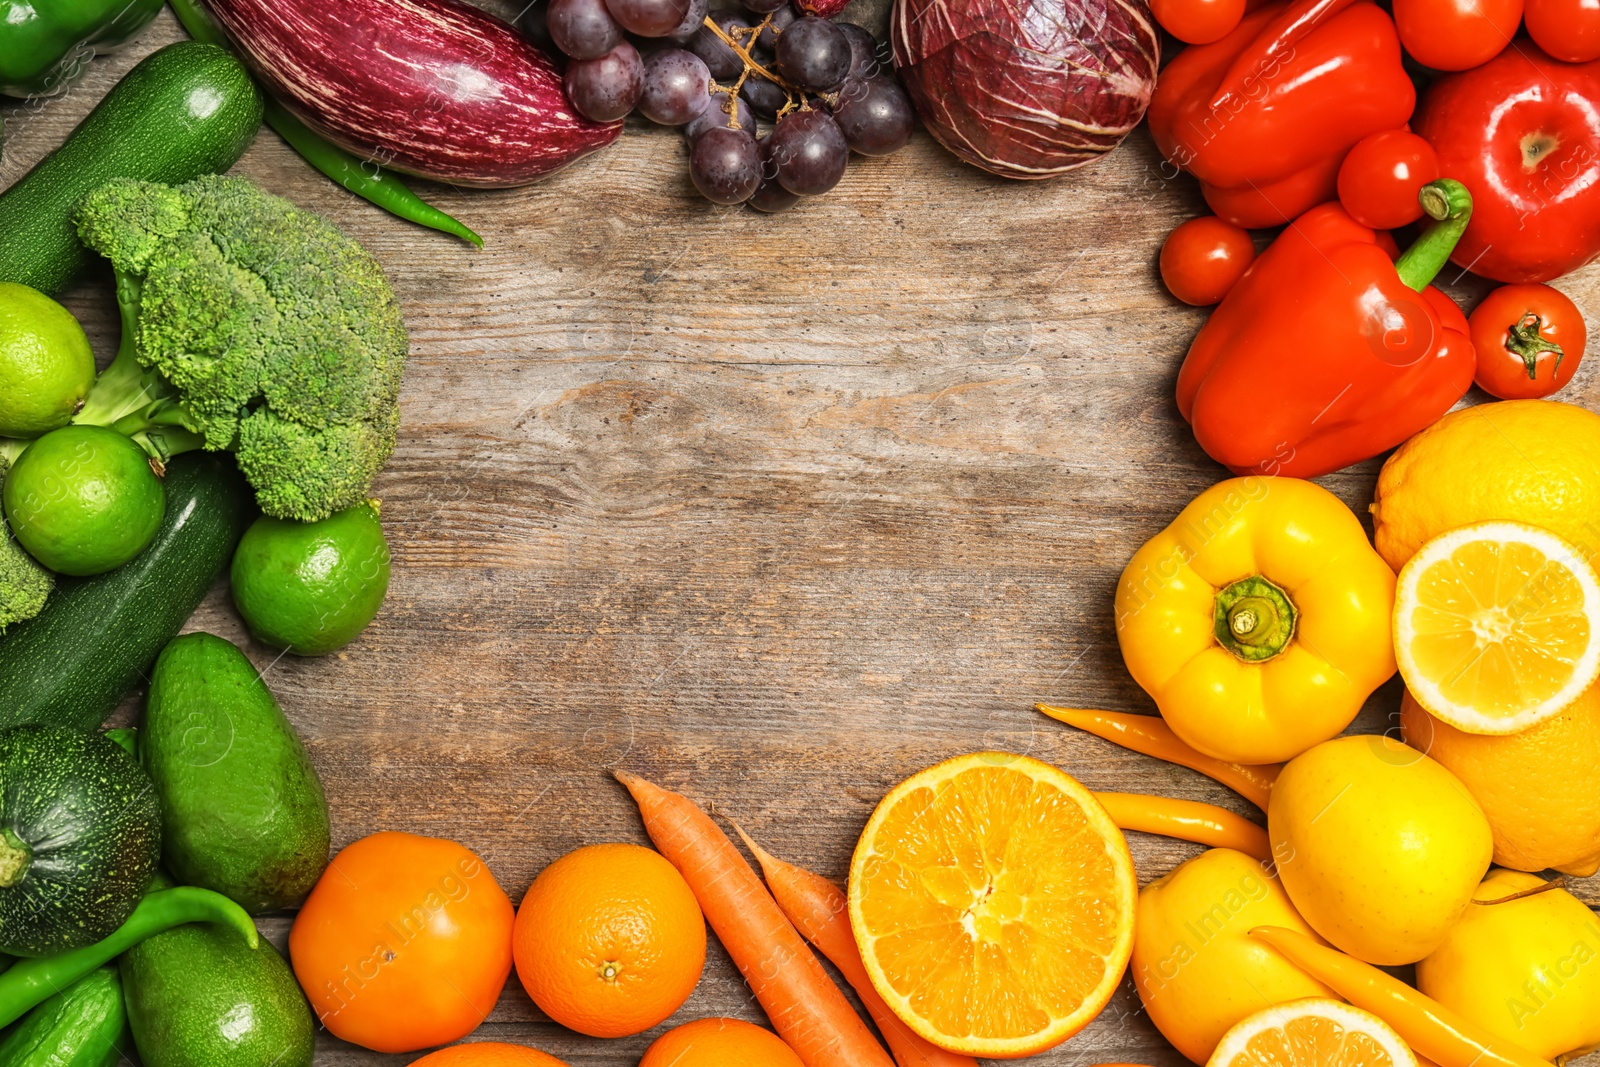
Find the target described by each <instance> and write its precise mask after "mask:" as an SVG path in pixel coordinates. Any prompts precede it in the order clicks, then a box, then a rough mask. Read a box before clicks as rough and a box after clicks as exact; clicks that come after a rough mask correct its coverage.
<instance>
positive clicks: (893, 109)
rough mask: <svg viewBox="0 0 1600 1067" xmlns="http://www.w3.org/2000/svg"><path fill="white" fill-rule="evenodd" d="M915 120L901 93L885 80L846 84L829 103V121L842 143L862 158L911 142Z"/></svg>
mask: <svg viewBox="0 0 1600 1067" xmlns="http://www.w3.org/2000/svg"><path fill="white" fill-rule="evenodd" d="M915 120H916V116H915V114H914V113H913V112H912V110H911V100H910V99H909V98H908V97H907V96H906V94H905V90H904V89H901V88H900V86H898V85H896V84H895V83H894V82H892V81H890V80H889V79H888V78H864V79H861V80H859V81H857V80H855V79H852V80H850V81H847V82H845V83H844V88H843V89H840V90H839V98H838V99H837V100H836V101H834V104H833V121H835V122H837V123H838V124H839V131H840V132H841V133H843V134H844V139H845V142H846V143H847V144H849V146H850V147H851V148H852V149H853V150H855V151H857V152H860V153H861V154H862V155H864V156H887V155H893V154H894V153H895V152H898V151H900V149H902V148H904V147H905V146H906V142H907V141H909V140H911V127H912V126H913V125H914V123H915Z"/></svg>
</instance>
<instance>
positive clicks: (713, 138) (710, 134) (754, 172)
mask: <svg viewBox="0 0 1600 1067" xmlns="http://www.w3.org/2000/svg"><path fill="white" fill-rule="evenodd" d="M689 178H690V179H691V180H692V181H693V182H694V187H695V188H696V189H698V190H700V195H701V196H703V197H705V198H706V199H707V200H709V201H711V202H712V203H713V204H742V203H744V202H745V201H746V200H749V199H750V197H751V195H752V194H754V193H755V191H756V188H757V187H758V186H760V184H761V150H760V149H759V148H757V147H756V137H755V134H753V133H751V132H750V131H749V130H736V129H733V128H732V127H730V126H717V127H714V128H712V129H709V130H707V131H706V132H705V133H703V134H702V135H701V136H700V138H699V140H697V141H695V143H694V147H693V148H691V149H690V150H689Z"/></svg>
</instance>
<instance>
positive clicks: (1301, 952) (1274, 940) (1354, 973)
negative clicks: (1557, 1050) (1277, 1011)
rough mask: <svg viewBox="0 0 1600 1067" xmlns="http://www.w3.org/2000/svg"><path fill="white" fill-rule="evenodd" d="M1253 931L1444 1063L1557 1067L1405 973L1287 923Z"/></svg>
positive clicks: (1452, 1066)
mask: <svg viewBox="0 0 1600 1067" xmlns="http://www.w3.org/2000/svg"><path fill="white" fill-rule="evenodd" d="M1250 936H1251V937H1256V938H1260V939H1261V940H1262V941H1265V942H1266V943H1267V944H1269V945H1271V946H1272V947H1273V948H1275V949H1277V950H1278V951H1279V952H1280V953H1282V954H1283V955H1284V956H1285V957H1286V958H1287V959H1288V960H1289V962H1290V963H1293V964H1294V965H1295V966H1296V967H1299V968H1300V969H1301V970H1302V971H1305V972H1306V973H1307V974H1309V975H1310V976H1311V977H1313V978H1315V979H1316V980H1317V981H1319V982H1321V983H1322V984H1323V985H1325V986H1327V987H1328V988H1329V989H1332V990H1333V991H1334V992H1335V993H1337V994H1339V995H1340V996H1341V997H1343V998H1344V999H1345V1000H1348V1001H1349V1002H1350V1003H1351V1004H1354V1005H1355V1006H1356V1007H1358V1008H1362V1009H1364V1010H1366V1011H1370V1012H1371V1013H1372V1014H1374V1015H1376V1016H1377V1017H1378V1018H1380V1019H1382V1020H1383V1021H1384V1022H1386V1023H1388V1024H1389V1025H1390V1026H1392V1027H1394V1030H1395V1033H1397V1034H1399V1035H1400V1037H1401V1038H1402V1039H1403V1040H1404V1041H1405V1043H1406V1044H1408V1045H1410V1046H1411V1048H1412V1050H1413V1051H1414V1052H1416V1054H1417V1055H1418V1056H1425V1057H1427V1058H1428V1059H1430V1060H1432V1061H1433V1062H1434V1063H1436V1064H1438V1065H1439V1067H1551V1064H1550V1061H1549V1060H1544V1059H1540V1058H1539V1057H1538V1056H1535V1055H1534V1054H1533V1053H1531V1052H1529V1051H1528V1050H1527V1049H1524V1048H1520V1047H1518V1046H1517V1045H1513V1044H1511V1043H1510V1042H1509V1041H1506V1040H1505V1039H1504V1038H1500V1037H1496V1036H1495V1035H1494V1034H1491V1033H1490V1032H1489V1031H1488V1030H1485V1029H1484V1028H1483V1027H1481V1026H1479V1025H1478V1024H1477V1023H1475V1022H1472V1021H1471V1020H1470V1019H1465V1018H1463V1017H1462V1016H1460V1015H1457V1014H1456V1013H1455V1012H1453V1011H1451V1010H1450V1009H1449V1008H1447V1007H1445V1006H1444V1005H1443V1004H1440V1003H1439V1002H1438V1001H1437V1000H1434V999H1432V998H1430V997H1427V996H1424V995H1423V994H1421V993H1419V992H1417V991H1416V990H1415V989H1412V988H1411V987H1410V986H1408V985H1406V984H1405V983H1404V982H1402V981H1400V979H1398V978H1395V977H1393V976H1391V975H1389V974H1386V973H1384V972H1383V971H1380V970H1378V968H1376V967H1374V966H1372V965H1371V964H1370V963H1362V962H1361V961H1360V960H1358V959H1356V958H1355V957H1354V956H1347V955H1345V954H1344V953H1343V952H1340V951H1339V950H1338V949H1336V948H1329V947H1327V946H1326V945H1319V944H1317V943H1316V942H1315V941H1313V940H1312V939H1311V938H1309V937H1307V936H1306V935H1305V934H1302V933H1297V932H1295V931H1294V930H1285V929H1284V928H1282V927H1281V926H1258V927H1256V928H1255V929H1254V930H1251V931H1250Z"/></svg>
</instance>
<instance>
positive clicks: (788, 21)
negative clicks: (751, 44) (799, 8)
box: [756, 4, 798, 52]
mask: <svg viewBox="0 0 1600 1067" xmlns="http://www.w3.org/2000/svg"><path fill="white" fill-rule="evenodd" d="M797 17H798V16H796V15H795V13H794V8H792V7H789V6H788V5H787V4H785V5H784V6H783V7H780V8H778V10H776V11H774V12H772V19H771V21H769V22H768V23H767V24H766V25H765V26H763V27H762V29H761V33H760V34H758V35H757V36H756V43H757V44H759V45H760V46H761V47H762V48H765V49H767V50H768V51H769V52H770V51H772V50H773V49H775V48H777V47H778V38H779V37H781V36H782V35H783V31H784V30H786V29H788V28H789V27H790V26H792V25H794V23H795V19H796V18H797Z"/></svg>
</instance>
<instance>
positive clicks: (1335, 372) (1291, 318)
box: [1178, 179, 1476, 478]
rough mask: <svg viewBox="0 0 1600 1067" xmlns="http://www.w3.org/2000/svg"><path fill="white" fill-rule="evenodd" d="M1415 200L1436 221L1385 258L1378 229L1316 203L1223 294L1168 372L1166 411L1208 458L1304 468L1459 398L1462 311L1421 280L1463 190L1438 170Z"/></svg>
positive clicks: (1437, 263) (1392, 433)
mask: <svg viewBox="0 0 1600 1067" xmlns="http://www.w3.org/2000/svg"><path fill="white" fill-rule="evenodd" d="M1421 199H1422V203H1423V207H1424V208H1425V209H1426V211H1427V213H1428V215H1429V216H1430V217H1432V218H1434V219H1436V220H1439V221H1436V222H1434V223H1433V224H1432V226H1431V227H1430V228H1429V229H1428V231H1427V232H1426V233H1424V234H1423V235H1422V236H1421V237H1420V238H1418V239H1417V242H1416V244H1414V245H1412V246H1411V248H1410V249H1408V250H1407V251H1406V252H1405V254H1403V255H1401V256H1400V258H1399V259H1398V260H1394V259H1392V258H1391V255H1392V253H1391V252H1390V251H1388V250H1387V249H1386V243H1385V238H1387V236H1388V235H1387V233H1381V232H1379V231H1374V230H1370V229H1368V228H1367V227H1365V226H1362V225H1361V224H1360V223H1358V222H1356V221H1355V220H1354V219H1352V218H1351V217H1350V216H1349V215H1348V214H1346V212H1345V210H1344V208H1342V207H1340V206H1339V205H1338V204H1336V203H1330V204H1322V205H1319V206H1317V207H1314V208H1312V209H1311V210H1310V211H1308V212H1306V213H1305V214H1304V215H1302V216H1300V218H1298V219H1296V220H1295V222H1294V224H1293V225H1291V226H1290V227H1289V228H1288V229H1286V230H1284V231H1283V233H1282V234H1281V235H1279V237H1278V239H1277V240H1276V241H1274V242H1273V243H1272V245H1271V246H1270V247H1269V248H1268V249H1267V250H1266V251H1265V252H1263V253H1262V254H1261V256H1260V258H1258V259H1257V260H1256V261H1255V263H1254V265H1253V266H1251V268H1250V270H1249V272H1248V273H1246V274H1245V276H1244V277H1243V278H1242V279H1240V280H1239V282H1238V284H1237V285H1235V286H1234V287H1233V289H1232V290H1230V291H1229V293H1228V295H1227V297H1225V298H1224V299H1223V301H1222V303H1221V304H1220V305H1218V307H1217V310H1216V311H1215V312H1214V313H1213V314H1212V316H1211V318H1210V320H1209V321H1208V322H1207V323H1206V324H1205V326H1204V327H1202V328H1201V330H1200V333H1199V334H1198V335H1197V336H1196V337H1195V339H1194V343H1193V344H1192V345H1191V346H1190V347H1189V355H1188V356H1187V358H1185V360H1184V363H1183V369H1182V370H1181V371H1180V372H1179V374H1178V410H1179V411H1180V412H1181V413H1182V414H1183V417H1184V418H1186V419H1188V420H1189V422H1190V423H1191V424H1192V425H1193V427H1194V435H1195V438H1196V439H1197V440H1198V441H1199V442H1200V447H1202V448H1204V449H1205V450H1206V452H1207V453H1208V454H1209V455H1210V456H1211V458H1213V459H1215V460H1217V461H1218V462H1219V463H1222V464H1223V465H1224V466H1226V467H1228V468H1229V469H1231V470H1232V471H1233V472H1234V473H1235V474H1282V475H1290V476H1293V477H1297V478H1315V477H1317V476H1318V475H1321V474H1327V473H1328V472H1330V471H1335V470H1338V469H1339V468H1341V467H1347V466H1349V465H1350V464H1352V463H1357V462H1359V461H1361V460H1363V459H1367V458H1368V457H1370V456H1375V455H1377V454H1378V453H1380V452H1383V451H1385V450H1386V449H1389V448H1393V447H1394V446H1395V445H1398V444H1399V443H1400V442H1401V441H1404V440H1405V439H1406V438H1408V437H1410V436H1411V435H1412V434H1414V433H1416V432H1417V431H1419V430H1421V429H1423V428H1424V427H1426V426H1428V425H1430V424H1432V423H1433V422H1434V421H1435V420H1436V419H1438V418H1439V417H1440V416H1441V415H1443V414H1444V413H1445V412H1446V411H1449V410H1450V407H1451V405H1453V404H1454V403H1455V402H1456V401H1457V400H1459V399H1461V396H1462V395H1463V394H1464V393H1465V392H1466V391H1467V387H1468V386H1470V385H1471V384H1472V375H1473V370H1474V367H1475V363H1476V360H1475V358H1474V353H1473V348H1472V341H1471V340H1470V333H1469V331H1468V329H1467V320H1466V316H1464V315H1463V314H1462V313H1461V309H1460V308H1458V307H1456V305H1455V303H1454V302H1453V301H1451V299H1450V298H1449V297H1447V296H1445V295H1444V294H1443V293H1441V292H1440V291H1439V290H1437V289H1435V288H1433V287H1432V286H1431V285H1430V284H1429V283H1430V282H1432V280H1433V277H1434V275H1435V274H1437V273H1438V272H1439V269H1440V268H1441V267H1443V266H1444V264H1445V261H1446V260H1447V259H1448V258H1449V255H1450V251H1451V249H1453V248H1454V247H1455V243H1456V241H1457V240H1458V239H1459V238H1460V236H1461V231H1462V230H1464V229H1465V228H1466V225H1467V220H1468V219H1469V218H1470V217H1471V214H1472V197H1471V195H1470V194H1469V193H1468V192H1467V190H1466V188H1465V187H1464V186H1462V185H1461V183H1459V182H1456V181H1451V180H1449V179H1442V180H1440V181H1436V182H1432V183H1430V184H1429V185H1426V186H1424V187H1423V191H1422V196H1421ZM1388 247H1389V248H1392V247H1393V245H1392V243H1390V244H1388Z"/></svg>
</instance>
